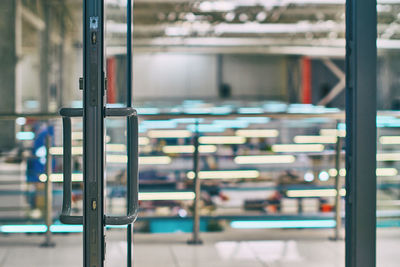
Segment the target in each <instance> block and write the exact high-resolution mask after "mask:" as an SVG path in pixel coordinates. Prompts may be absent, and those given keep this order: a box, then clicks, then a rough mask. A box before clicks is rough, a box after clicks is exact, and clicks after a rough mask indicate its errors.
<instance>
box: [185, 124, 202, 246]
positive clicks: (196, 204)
mask: <svg viewBox="0 0 400 267" xmlns="http://www.w3.org/2000/svg"><path fill="white" fill-rule="evenodd" d="M193 141H194V153H193V172H194V181H193V182H194V192H195V198H194V201H193V236H192V239H191V240H189V241H188V244H191V245H200V244H203V241H202V240H201V239H200V236H199V234H200V210H199V209H200V195H201V182H200V178H199V171H200V164H199V163H200V155H199V121H196V131H195V135H194V139H193Z"/></svg>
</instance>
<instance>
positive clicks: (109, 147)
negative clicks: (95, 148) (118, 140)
mask: <svg viewBox="0 0 400 267" xmlns="http://www.w3.org/2000/svg"><path fill="white" fill-rule="evenodd" d="M106 151H107V152H121V153H124V152H126V145H124V144H106Z"/></svg>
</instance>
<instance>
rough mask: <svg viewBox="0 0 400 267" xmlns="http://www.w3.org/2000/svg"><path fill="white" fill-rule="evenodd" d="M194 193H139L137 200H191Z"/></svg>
mask: <svg viewBox="0 0 400 267" xmlns="http://www.w3.org/2000/svg"><path fill="white" fill-rule="evenodd" d="M194 198H195V193H193V192H145V193H139V200H141V201H152V200H193V199H194Z"/></svg>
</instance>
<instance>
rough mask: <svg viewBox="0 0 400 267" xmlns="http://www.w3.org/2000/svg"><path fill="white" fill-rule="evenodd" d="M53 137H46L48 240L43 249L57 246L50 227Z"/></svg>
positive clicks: (42, 245) (51, 215) (51, 216)
mask: <svg viewBox="0 0 400 267" xmlns="http://www.w3.org/2000/svg"><path fill="white" fill-rule="evenodd" d="M50 147H51V136H50V135H47V136H46V176H47V179H46V184H45V221H46V226H47V231H46V237H45V238H46V239H45V241H44V242H43V243H42V244H41V245H40V246H41V247H54V246H55V245H56V244H55V243H54V242H53V241H52V240H51V231H50V227H51V225H52V224H53V183H52V181H51V179H50V177H51V173H52V160H53V158H52V156H51V154H50Z"/></svg>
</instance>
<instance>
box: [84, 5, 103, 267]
mask: <svg viewBox="0 0 400 267" xmlns="http://www.w3.org/2000/svg"><path fill="white" fill-rule="evenodd" d="M103 24H104V3H103V0H85V1H84V22H83V25H84V37H83V39H84V53H83V54H84V67H83V70H84V82H85V86H84V88H85V90H84V97H83V111H84V112H83V121H84V140H83V141H84V153H83V161H84V163H83V164H84V167H83V172H84V216H83V217H84V221H83V223H84V234H83V238H84V266H85V267H103V266H104V116H105V114H104V110H105V106H104V95H105V94H104V34H103V33H104V25H103Z"/></svg>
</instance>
